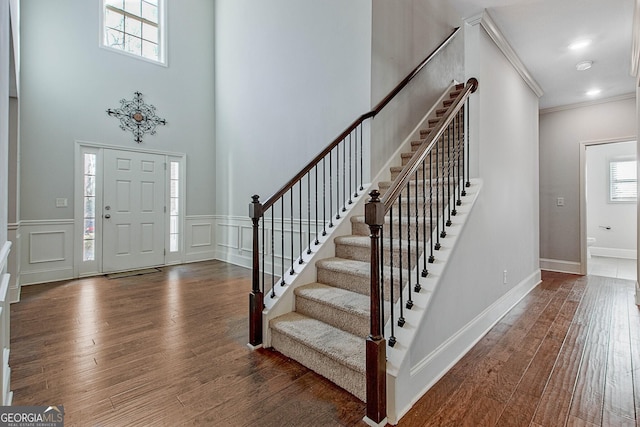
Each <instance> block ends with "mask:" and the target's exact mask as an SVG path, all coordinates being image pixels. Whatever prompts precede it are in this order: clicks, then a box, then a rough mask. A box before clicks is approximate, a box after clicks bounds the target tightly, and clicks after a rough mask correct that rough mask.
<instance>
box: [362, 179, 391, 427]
mask: <svg viewBox="0 0 640 427" xmlns="http://www.w3.org/2000/svg"><path fill="white" fill-rule="evenodd" d="M369 195H370V196H371V199H370V200H369V201H368V202H367V204H366V206H365V211H364V217H365V222H366V223H367V225H369V230H370V231H371V234H370V237H371V290H370V291H371V294H370V295H371V319H370V332H369V336H368V337H367V342H366V356H367V418H368V419H369V420H370V421H373V422H374V423H375V424H380V423H381V422H382V421H383V420H384V419H385V418H386V417H387V357H386V356H387V355H386V349H387V344H386V341H385V339H384V337H383V336H382V322H381V318H380V304H381V295H380V292H381V284H380V230H381V229H382V226H383V224H384V206H383V205H382V203H380V192H379V191H378V190H373V191H372V192H371V193H369Z"/></svg>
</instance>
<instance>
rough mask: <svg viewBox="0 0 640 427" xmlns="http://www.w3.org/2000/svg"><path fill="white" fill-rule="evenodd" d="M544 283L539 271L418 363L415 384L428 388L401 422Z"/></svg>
mask: <svg viewBox="0 0 640 427" xmlns="http://www.w3.org/2000/svg"><path fill="white" fill-rule="evenodd" d="M540 282H541V278H540V270H536V271H534V272H533V273H532V274H531V275H529V276H528V277H527V278H525V279H524V280H523V281H521V282H520V283H519V284H518V285H517V286H515V287H513V288H512V289H511V290H510V291H509V292H507V293H506V294H505V295H503V296H502V297H501V298H500V299H499V300H497V301H496V302H494V303H493V304H492V305H491V306H489V307H488V308H487V309H485V310H484V311H483V312H482V313H480V314H479V315H478V316H476V318H475V319H473V320H472V321H471V322H469V323H468V324H467V325H465V326H464V327H463V328H462V329H460V330H459V331H458V332H457V333H456V334H454V335H453V336H451V337H450V338H449V339H448V340H447V341H445V342H444V343H442V344H441V345H440V346H439V347H438V348H437V349H435V350H434V351H433V352H431V353H430V354H429V355H427V356H426V357H425V358H424V359H422V360H421V361H419V362H418V363H416V364H415V365H414V366H413V368H412V369H411V372H410V375H411V378H412V379H411V381H412V382H413V381H419V382H420V383H421V384H425V386H424V388H423V390H422V391H421V392H420V393H418V394H416V397H415V399H414V400H413V401H412V402H411V403H410V405H408V406H406V407H405V408H404V409H403V410H402V411H400V412H399V413H398V414H397V415H398V417H397V419H398V420H399V419H401V418H402V417H403V416H404V415H405V414H406V413H407V412H408V411H409V409H411V407H412V406H413V405H414V404H415V403H416V402H417V401H418V400H419V399H420V397H422V396H423V395H424V394H425V393H426V392H427V391H428V390H429V389H430V388H431V387H433V385H434V384H435V383H436V382H438V380H440V378H442V377H443V376H444V375H445V374H446V373H447V372H448V371H449V370H450V369H451V368H452V367H453V366H454V365H455V364H456V363H458V361H460V359H462V357H463V356H464V355H465V354H467V352H468V351H469V350H471V348H472V347H473V346H474V345H476V344H477V343H478V341H480V340H481V339H482V338H483V337H484V336H485V335H486V334H487V332H489V330H491V328H492V327H493V326H494V325H495V324H496V323H498V322H499V321H500V319H502V317H503V316H504V315H505V314H507V313H508V312H509V310H511V309H512V308H513V307H514V306H515V305H516V304H518V303H519V302H520V300H522V298H524V297H525V296H526V295H527V294H528V293H529V292H531V291H532V290H533V289H534V288H535V287H536V286H537V285H538V284H540Z"/></svg>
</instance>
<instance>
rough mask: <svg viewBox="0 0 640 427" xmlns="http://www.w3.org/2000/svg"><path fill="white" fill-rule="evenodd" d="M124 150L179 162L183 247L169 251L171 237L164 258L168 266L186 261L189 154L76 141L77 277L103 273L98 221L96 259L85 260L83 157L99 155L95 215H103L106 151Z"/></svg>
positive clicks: (98, 222)
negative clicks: (103, 162)
mask: <svg viewBox="0 0 640 427" xmlns="http://www.w3.org/2000/svg"><path fill="white" fill-rule="evenodd" d="M105 149H108V150H121V151H131V152H137V153H144V154H159V155H163V156H165V157H166V162H167V164H169V162H171V161H178V162H179V164H180V193H179V194H180V199H179V201H180V206H179V212H180V215H179V226H180V235H181V239H180V245H179V251H178V252H174V253H170V252H169V248H168V241H169V240H168V238H167V239H166V243H165V246H166V251H167V254H166V256H165V263H166V264H180V263H182V262H184V258H185V246H184V240H185V239H184V237H185V236H184V221H185V212H186V210H185V206H186V184H185V183H186V154H185V153H179V152H172V151H164V150H153V149H142V148H139V147H127V146H119V145H110V144H104V143H99V142H91V141H82V140H76V141H75V153H74V154H75V159H74V165H75V168H74V222H75V225H74V238H73V242H74V244H73V246H74V249H73V254H74V256H73V271H74V276H75V277H84V276H94V275H98V274H102V272H103V267H102V224H101V221H96V225H95V227H96V243H95V244H96V257H95V258H96V260H95V261H91V262H85V261H83V259H82V258H83V256H82V255H83V233H84V229H83V225H84V224H83V223H84V212H83V211H84V205H83V198H84V195H83V184H82V183H83V154H84V153H85V152H93V153H95V154H96V155H97V164H98V165H100V167H99V170H98V171H97V172H96V173H97V175H96V213H98V212H99V213H102V211H103V206H102V197H103V194H102V185H103V172H104V171H103V170H102V158H103V150H105ZM165 178H166V179H165V196H166V197H167V200H168V197H169V174H166V177H165ZM165 227H166V230H165V232H166V234H167V236H168V234H169V230H168V227H169V222H168V221H166V226H165Z"/></svg>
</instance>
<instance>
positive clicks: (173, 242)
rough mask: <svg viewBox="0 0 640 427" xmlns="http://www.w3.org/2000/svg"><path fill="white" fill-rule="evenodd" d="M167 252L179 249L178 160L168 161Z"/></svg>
mask: <svg viewBox="0 0 640 427" xmlns="http://www.w3.org/2000/svg"><path fill="white" fill-rule="evenodd" d="M169 165H170V167H169V170H170V175H169V188H170V190H169V200H170V203H169V252H178V251H179V250H180V162H178V161H171V162H169Z"/></svg>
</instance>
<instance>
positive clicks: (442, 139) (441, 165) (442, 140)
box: [436, 134, 447, 239]
mask: <svg viewBox="0 0 640 427" xmlns="http://www.w3.org/2000/svg"><path fill="white" fill-rule="evenodd" d="M441 142H442V163H440V165H439V166H438V170H439V171H441V172H442V206H441V207H442V212H441V213H442V229H441V230H440V237H441V238H443V239H444V238H445V237H447V230H445V229H444V226H445V220H446V218H447V215H446V209H447V206H446V204H445V199H444V198H445V196H446V194H447V191H446V190H445V188H444V185H445V183H444V180H445V178H444V161H445V160H444V154H445V149H444V145H445V136H444V134H442V138H441ZM436 157H438V156H436ZM438 215H440V213H438Z"/></svg>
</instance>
